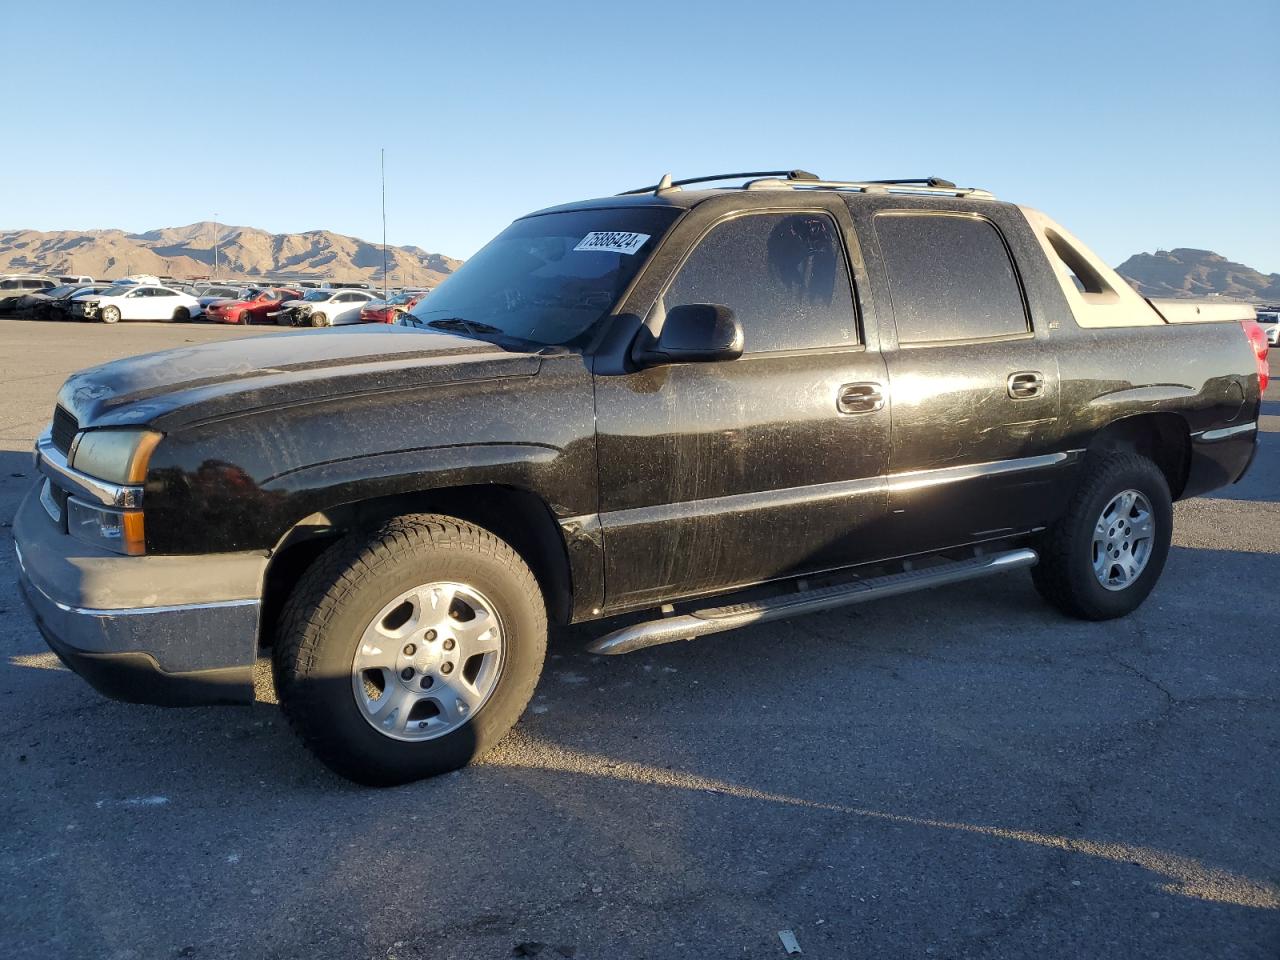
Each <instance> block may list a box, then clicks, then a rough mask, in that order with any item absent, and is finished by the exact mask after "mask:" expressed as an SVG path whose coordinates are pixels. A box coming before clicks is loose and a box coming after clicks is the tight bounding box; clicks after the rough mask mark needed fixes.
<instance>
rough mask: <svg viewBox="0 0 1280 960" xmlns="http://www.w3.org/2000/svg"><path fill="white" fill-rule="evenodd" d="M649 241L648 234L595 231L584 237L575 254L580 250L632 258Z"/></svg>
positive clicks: (575, 248) (575, 249)
mask: <svg viewBox="0 0 1280 960" xmlns="http://www.w3.org/2000/svg"><path fill="white" fill-rule="evenodd" d="M648 239H649V234H647V233H627V232H625V231H619V230H593V231H592V232H591V233H588V234H587V235H586V236H585V237H583V238H582V240H581V242H580V243H579V244H578V245H577V246H576V247H574V248H573V250H574V252H575V253H577V252H578V251H579V250H587V251H591V252H595V253H625V254H627V255H628V256H630V255H631V254H633V253H635V252H636V251H637V250H639V249H640V248H641V247H643V246H644V242H645V241H646V240H648Z"/></svg>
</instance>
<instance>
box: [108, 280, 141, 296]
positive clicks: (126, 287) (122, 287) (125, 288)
mask: <svg viewBox="0 0 1280 960" xmlns="http://www.w3.org/2000/svg"><path fill="white" fill-rule="evenodd" d="M136 286H137V284H136V283H117V284H115V285H114V286H111V287H107V289H105V290H103V291H102V294H101V295H102V296H104V297H123V296H124V295H125V294H126V293H128V292H129V291H130V290H132V289H134V288H135V287H136Z"/></svg>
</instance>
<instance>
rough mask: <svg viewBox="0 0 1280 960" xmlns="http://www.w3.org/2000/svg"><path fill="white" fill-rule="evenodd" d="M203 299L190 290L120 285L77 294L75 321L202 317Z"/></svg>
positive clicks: (181, 319) (72, 307) (72, 308)
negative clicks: (201, 305)
mask: <svg viewBox="0 0 1280 960" xmlns="http://www.w3.org/2000/svg"><path fill="white" fill-rule="evenodd" d="M200 312H201V308H200V301H199V300H197V299H196V298H195V297H193V296H191V294H189V293H182V292H181V291H178V290H171V289H170V288H169V287H159V286H152V285H151V284H126V285H122V284H117V285H116V286H114V287H108V288H107V289H106V290H103V291H102V292H101V293H90V294H87V295H85V296H80V297H76V298H75V299H74V300H73V301H72V302H71V318H72V319H73V320H101V321H102V322H103V323H116V322H117V321H120V320H177V321H184V320H190V319H191V318H192V317H198V316H200Z"/></svg>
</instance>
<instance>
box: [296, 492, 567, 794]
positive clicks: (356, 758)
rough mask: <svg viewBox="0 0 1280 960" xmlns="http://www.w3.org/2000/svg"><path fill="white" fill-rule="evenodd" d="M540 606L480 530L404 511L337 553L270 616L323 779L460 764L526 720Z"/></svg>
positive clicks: (372, 779) (302, 729) (386, 779)
mask: <svg viewBox="0 0 1280 960" xmlns="http://www.w3.org/2000/svg"><path fill="white" fill-rule="evenodd" d="M546 644H547V617H546V606H545V603H544V601H543V597H542V593H541V591H540V590H539V587H538V582H537V580H536V579H535V578H534V576H533V574H532V573H531V572H530V570H529V568H528V566H527V565H526V564H525V563H524V561H523V560H522V559H521V558H520V556H519V555H518V554H517V553H516V552H515V551H514V550H512V549H511V547H510V546H508V545H507V544H506V543H504V542H503V541H502V540H499V539H498V538H497V537H495V536H494V535H493V534H491V533H489V532H488V531H487V530H484V529H482V528H480V527H476V526H473V525H472V524H469V523H465V522H463V521H461V520H457V519H454V518H452V517H446V516H439V515H435V514H415V515H411V516H404V517H398V518H396V519H393V520H390V521H388V522H386V523H385V524H383V525H382V526H381V527H379V528H378V529H377V530H375V531H374V532H373V533H372V534H353V535H351V536H348V537H346V538H344V539H343V540H341V541H339V542H338V543H336V544H334V546H332V547H330V548H329V549H328V550H327V551H326V552H325V553H324V554H322V555H321V557H320V558H319V559H318V560H317V561H316V562H315V563H314V564H313V565H312V566H311V567H310V568H309V569H308V571H307V572H306V574H305V575H304V576H303V578H302V580H301V581H300V582H299V583H298V585H297V587H296V588H295V590H294V592H293V594H292V596H291V597H290V599H289V601H288V602H287V604H286V605H285V609H284V611H283V613H282V615H281V622H280V629H279V632H278V635H277V642H276V644H275V647H274V650H273V667H274V674H275V683H276V692H277V695H278V696H279V698H280V704H281V706H282V707H283V708H284V712H285V715H286V717H287V718H288V720H289V723H290V724H291V725H292V726H293V728H294V730H295V731H296V732H297V733H298V735H299V736H300V737H301V738H302V740H303V742H304V743H305V744H306V745H307V746H308V747H309V748H310V749H311V750H312V752H314V753H315V754H316V755H317V756H318V757H319V758H320V759H321V760H322V761H323V762H324V763H325V764H327V765H328V766H329V767H330V768H331V769H332V770H334V771H335V772H337V773H339V774H341V775H342V776H345V777H348V778H349V779H351V780H355V781H357V782H358V783H365V784H370V785H374V786H390V785H392V784H398V783H407V782H409V781H411V780H418V779H421V778H423V777H430V776H434V775H436V774H440V773H447V772H448V771H450V770H456V769H458V768H459V767H463V766H465V765H466V764H467V763H469V762H470V761H471V760H472V759H473V758H474V757H477V756H479V755H480V754H482V753H484V752H485V751H486V750H488V749H489V748H490V747H492V746H493V745H494V744H495V743H497V742H498V741H499V740H500V739H501V738H502V737H503V736H504V735H505V734H506V733H507V731H508V730H510V729H511V727H512V726H514V724H515V722H516V721H517V720H518V719H519V718H520V715H521V714H522V713H523V712H524V709H525V707H526V706H527V705H528V703H529V698H530V697H531V696H532V695H533V689H534V687H535V686H536V685H537V682H538V677H539V675H540V674H541V672H542V662H543V658H544V656H545V654H546Z"/></svg>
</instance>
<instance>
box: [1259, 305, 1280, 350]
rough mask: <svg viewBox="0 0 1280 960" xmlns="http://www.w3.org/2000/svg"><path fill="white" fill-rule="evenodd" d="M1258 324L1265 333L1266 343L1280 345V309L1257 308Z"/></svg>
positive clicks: (1274, 345)
mask: <svg viewBox="0 0 1280 960" xmlns="http://www.w3.org/2000/svg"><path fill="white" fill-rule="evenodd" d="M1258 326H1260V327H1261V328H1262V332H1263V333H1265V334H1266V335H1267V343H1268V344H1269V345H1271V346H1273V347H1280V311H1278V310H1259V311H1258Z"/></svg>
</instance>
